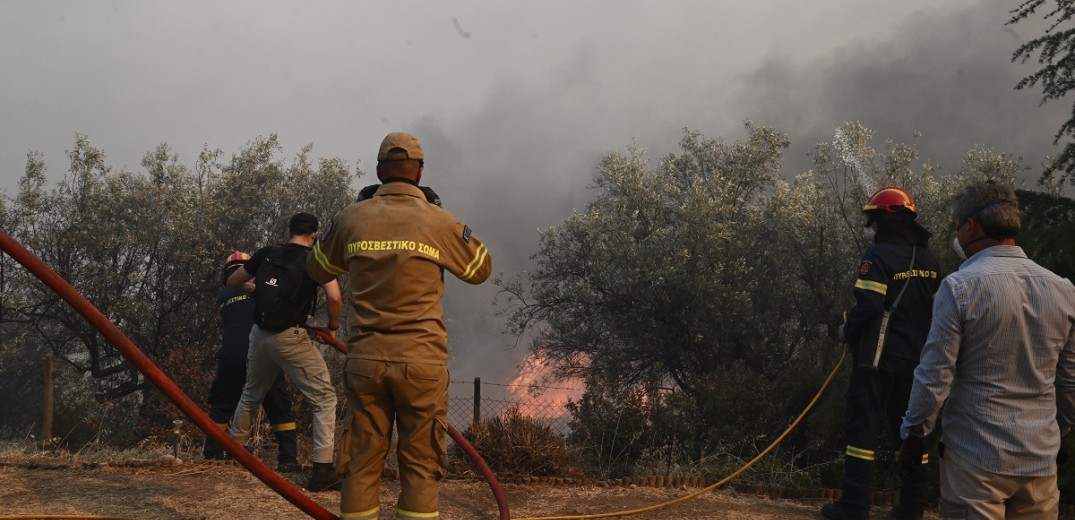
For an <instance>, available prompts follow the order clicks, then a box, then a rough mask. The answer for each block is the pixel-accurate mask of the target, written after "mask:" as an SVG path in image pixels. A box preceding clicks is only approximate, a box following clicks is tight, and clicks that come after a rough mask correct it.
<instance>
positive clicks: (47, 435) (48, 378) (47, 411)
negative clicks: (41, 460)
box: [41, 352, 56, 446]
mask: <svg viewBox="0 0 1075 520" xmlns="http://www.w3.org/2000/svg"><path fill="white" fill-rule="evenodd" d="M55 365H56V358H55V357H53V355H52V353H51V352H49V353H48V354H47V355H45V395H44V399H42V403H41V445H42V446H48V445H49V444H51V443H52V410H53V396H54V395H55V394H54V391H53V389H54V388H55V383H56V371H55Z"/></svg>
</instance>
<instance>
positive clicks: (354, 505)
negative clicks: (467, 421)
mask: <svg viewBox="0 0 1075 520" xmlns="http://www.w3.org/2000/svg"><path fill="white" fill-rule="evenodd" d="M344 385H345V387H346V388H347V395H348V411H349V415H350V423H349V424H348V431H347V433H346V434H345V435H344V439H343V445H342V446H341V448H340V453H339V459H338V461H337V468H338V471H340V472H341V473H342V474H343V478H344V481H343V489H342V493H341V498H340V507H341V512H342V516H343V517H344V518H359V519H373V518H378V514H379V509H380V501H379V498H380V480H381V475H382V474H383V471H384V468H383V466H384V461H385V457H386V456H387V455H388V449H389V444H390V443H391V441H392V428H393V425H394V426H395V427H396V428H397V429H398V430H397V431H398V434H399V444H398V446H397V452H396V453H397V458H398V460H399V485H400V496H399V502H398V503H397V505H396V518H397V519H412V518H413V519H419V518H421V519H436V518H439V511H438V508H439V498H440V496H439V487H440V481H441V479H443V478H444V474H445V471H446V466H447V459H446V455H445V449H446V448H445V435H446V433H447V424H448V423H447V415H448V367H447V366H445V365H440V364H418V363H401V362H388V361H373V360H366V359H359V358H354V357H352V358H348V359H347V362H346V364H345V366H344Z"/></svg>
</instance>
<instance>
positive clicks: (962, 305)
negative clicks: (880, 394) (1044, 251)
mask: <svg viewBox="0 0 1075 520" xmlns="http://www.w3.org/2000/svg"><path fill="white" fill-rule="evenodd" d="M946 400H947V402H946ZM942 404H943V405H944V412H943V415H942V421H943V428H942V430H943V433H942V435H941V441H942V442H943V443H944V444H945V449H947V450H952V451H954V452H955V453H956V454H957V455H958V456H959V457H960V458H961V459H963V460H965V461H967V462H968V463H970V464H972V465H974V466H975V467H978V468H980V469H983V470H986V471H990V472H993V473H998V474H1002V475H1014V476H1030V477H1036V476H1046V475H1053V474H1055V473H1056V453H1057V450H1058V449H1059V447H1060V431H1061V429H1064V430H1065V431H1067V430H1068V429H1070V428H1071V426H1072V425H1075V287H1073V286H1072V283H1071V281H1069V280H1067V279H1066V278H1061V277H1059V276H1057V275H1056V274H1054V273H1052V272H1051V271H1049V270H1048V269H1045V268H1043V267H1041V266H1039V265H1038V264H1036V263H1034V262H1033V261H1031V260H1029V259H1028V258H1027V257H1026V254H1025V253H1024V252H1023V249H1022V248H1020V247H1017V246H993V247H990V248H987V249H984V250H982V251H979V252H978V253H977V254H975V255H974V256H972V257H971V258H970V259H968V260H967V261H966V262H964V263H963V265H962V266H960V268H959V271H957V272H955V273H952V274H951V275H949V276H948V277H946V278H945V279H944V280H943V281H942V282H941V288H940V290H939V291H938V292H937V297H936V300H935V301H934V304H933V322H932V325H931V326H930V331H929V336H928V338H927V340H926V345H925V347H924V348H923V349H922V358H921V361H920V362H919V365H918V368H917V369H915V381H914V387H913V389H912V390H911V399H910V402H909V403H908V410H907V414H906V415H905V416H904V419H903V425H902V428H901V433H902V435H903V436H904V438H906V437H907V435H908V434H909V431H908V430H909V429H910V428H911V427H912V426H915V425H918V424H922V425H923V426H924V428H925V432H926V433H929V432H930V431H932V430H933V429H934V427H935V426H936V424H935V423H936V417H937V414H938V412H939V411H940V410H941V406H942Z"/></svg>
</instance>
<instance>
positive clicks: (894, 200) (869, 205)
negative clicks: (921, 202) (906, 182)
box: [862, 186, 918, 215]
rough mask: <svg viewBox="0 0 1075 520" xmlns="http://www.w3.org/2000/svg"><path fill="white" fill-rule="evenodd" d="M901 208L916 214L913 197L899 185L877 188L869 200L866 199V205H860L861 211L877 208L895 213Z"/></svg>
mask: <svg viewBox="0 0 1075 520" xmlns="http://www.w3.org/2000/svg"><path fill="white" fill-rule="evenodd" d="M901 208H902V209H905V210H907V211H910V212H911V214H912V215H917V214H918V210H916V209H915V205H914V199H913V198H911V194H910V193H907V190H905V189H903V188H900V187H899V186H889V187H887V188H881V189H879V190H877V193H874V194H873V196H872V197H870V200H868V201H866V205H865V206H862V211H863V212H866V211H872V210H878V209H879V210H882V211H885V212H888V213H896V212H897V211H900V209H901Z"/></svg>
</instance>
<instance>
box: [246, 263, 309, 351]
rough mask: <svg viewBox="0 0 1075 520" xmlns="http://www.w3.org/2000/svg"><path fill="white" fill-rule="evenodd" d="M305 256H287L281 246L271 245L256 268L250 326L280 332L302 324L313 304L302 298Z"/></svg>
mask: <svg viewBox="0 0 1075 520" xmlns="http://www.w3.org/2000/svg"><path fill="white" fill-rule="evenodd" d="M307 254H308V252H302V253H299V254H296V255H288V254H287V252H286V251H285V250H284V248H283V246H272V248H271V249H270V250H269V253H268V254H267V255H266V256H265V260H264V261H263V262H262V263H261V265H260V266H258V271H257V274H256V278H255V280H254V293H253V294H252V296H253V297H254V306H255V311H254V323H257V324H258V325H260V326H261V328H263V329H265V330H268V331H271V332H280V331H282V330H284V329H286V328H288V327H295V326H297V325H302V324H304V323H306V318H307V317H308V316H309V314H310V308H311V304H312V303H313V299H312V298H303V297H302V285H303V279H304V278H305V277H306V255H307ZM303 300H306V301H303Z"/></svg>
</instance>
